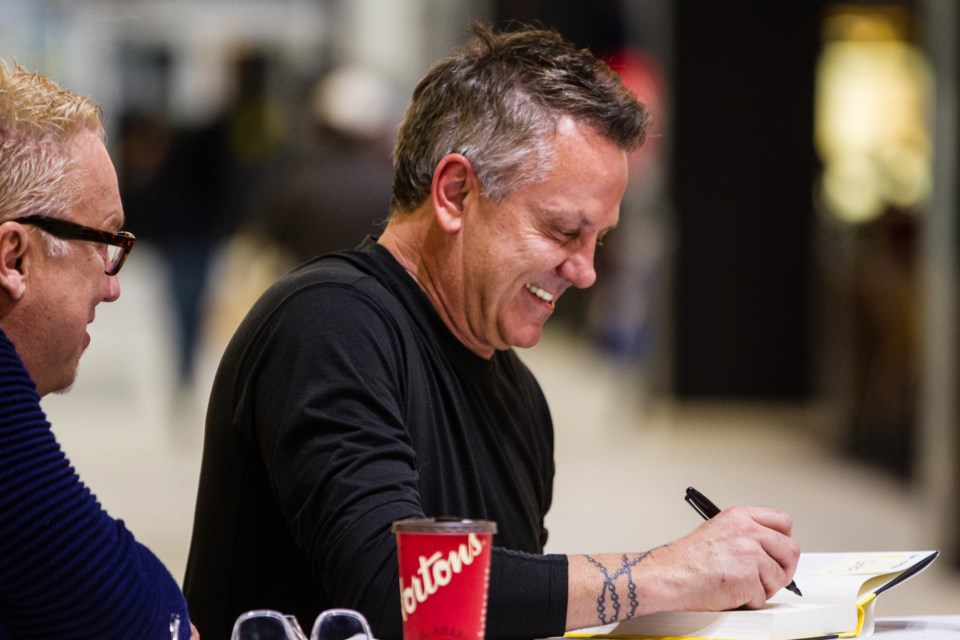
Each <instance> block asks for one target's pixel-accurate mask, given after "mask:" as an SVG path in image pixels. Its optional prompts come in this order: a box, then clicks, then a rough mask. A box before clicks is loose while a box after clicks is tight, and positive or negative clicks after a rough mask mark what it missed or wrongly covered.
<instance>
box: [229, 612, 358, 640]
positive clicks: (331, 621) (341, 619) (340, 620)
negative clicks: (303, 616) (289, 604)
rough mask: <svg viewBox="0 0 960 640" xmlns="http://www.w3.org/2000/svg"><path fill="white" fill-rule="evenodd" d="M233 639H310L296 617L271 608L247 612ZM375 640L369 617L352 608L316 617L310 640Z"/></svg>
mask: <svg viewBox="0 0 960 640" xmlns="http://www.w3.org/2000/svg"><path fill="white" fill-rule="evenodd" d="M230 639H231V640H307V636H306V634H304V633H303V630H302V629H301V628H300V624H299V623H298V622H297V619H296V618H295V617H294V616H290V615H284V614H282V613H280V612H279V611H273V610H271V609H256V610H254V611H247V612H246V613H243V614H241V615H240V617H238V618H237V620H236V622H234V624H233V633H232V634H231V636H230ZM348 639H352V640H373V632H371V631H370V625H369V624H367V620H366V618H364V617H363V615H362V614H361V613H359V612H357V611H354V610H352V609H328V610H327V611H324V612H322V613H321V614H320V615H319V616H317V619H316V621H314V623H313V631H312V632H311V633H310V638H309V640H348Z"/></svg>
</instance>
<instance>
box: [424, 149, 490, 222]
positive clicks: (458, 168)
mask: <svg viewBox="0 0 960 640" xmlns="http://www.w3.org/2000/svg"><path fill="white" fill-rule="evenodd" d="M478 188H479V181H478V180H477V175H476V174H475V173H474V171H473V165H471V164H470V161H469V160H467V159H466V158H465V157H463V156H462V155H460V154H459V153H450V154H447V155H446V156H444V157H443V159H442V160H440V162H439V164H437V168H436V170H435V171H434V172H433V186H432V188H431V197H432V199H433V210H434V215H435V216H436V218H437V222H438V224H439V225H440V228H441V229H443V230H444V231H447V232H449V233H454V232H456V231H459V230H460V225H461V224H462V223H463V211H464V205H465V202H466V199H467V195H468V194H469V193H470V191H471V190H477V189H478Z"/></svg>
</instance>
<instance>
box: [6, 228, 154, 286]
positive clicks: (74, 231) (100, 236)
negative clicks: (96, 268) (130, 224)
mask: <svg viewBox="0 0 960 640" xmlns="http://www.w3.org/2000/svg"><path fill="white" fill-rule="evenodd" d="M12 222H19V223H20V224H29V225H32V226H34V227H37V228H38V229H40V230H42V231H45V232H47V233H49V234H50V235H52V236H54V237H56V238H60V239H61V240H84V241H86V242H96V243H98V244H104V245H106V246H107V267H106V269H104V273H106V274H107V275H108V276H115V275H117V274H118V273H119V272H120V268H121V267H122V266H123V263H124V262H126V260H127V255H128V254H129V253H130V249H132V248H133V243H134V242H136V238H135V237H134V235H133V234H132V233H130V232H129V231H117V232H116V233H114V232H112V231H103V230H102V229H94V228H93V227H85V226H84V225H82V224H77V223H76V222H70V221H68V220H60V219H59V218H48V217H47V216H41V215H33V216H24V217H22V218H14V219H13V220H12Z"/></svg>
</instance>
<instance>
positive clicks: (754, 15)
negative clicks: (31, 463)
mask: <svg viewBox="0 0 960 640" xmlns="http://www.w3.org/2000/svg"><path fill="white" fill-rule="evenodd" d="M0 15H2V16H3V19H2V22H0V56H2V57H3V58H5V59H6V60H7V61H17V62H20V63H22V64H24V65H25V66H27V67H28V68H31V69H36V70H42V71H44V72H46V73H49V74H51V75H52V76H54V77H55V78H57V79H58V80H60V81H61V82H63V83H64V84H65V85H67V86H69V87H70V88H72V89H74V90H77V91H80V92H83V93H88V94H90V95H92V96H94V97H95V98H96V99H97V100H98V101H99V102H101V103H102V104H103V106H104V110H105V113H106V114H107V124H108V128H109V146H110V150H111V153H112V155H113V157H114V160H115V162H116V164H117V166H118V171H119V176H120V181H121V189H122V191H123V197H124V200H125V207H126V214H127V219H128V227H129V228H130V229H131V230H133V231H135V232H136V234H137V236H138V239H139V242H138V252H141V251H146V252H152V255H153V256H154V257H155V259H156V260H157V263H158V264H160V265H163V272H164V273H165V274H166V277H167V279H168V280H167V282H168V291H169V296H170V297H169V304H164V305H163V306H164V308H165V309H169V310H170V322H171V324H172V326H173V327H174V329H173V331H174V335H176V346H175V356H174V358H173V359H174V361H175V364H174V365H173V371H172V376H173V377H174V379H175V382H174V383H173V384H172V385H171V391H172V393H174V394H177V393H181V394H182V393H190V392H191V391H190V390H191V389H193V388H194V387H195V386H196V385H197V384H198V382H197V377H198V367H200V364H199V362H200V357H199V356H198V352H200V351H201V350H202V349H203V345H204V344H207V345H210V344H212V345H213V349H214V350H216V349H217V348H218V347H222V344H223V343H224V341H225V340H226V339H227V337H228V336H229V335H230V333H231V331H232V329H233V327H234V326H235V325H236V322H238V321H239V318H240V316H242V314H243V312H245V311H246V308H247V307H248V306H249V303H250V302H252V300H253V299H255V297H256V295H257V294H258V293H259V291H260V290H262V287H263V286H265V285H266V283H268V282H269V281H270V280H271V279H272V278H273V277H275V276H276V275H278V274H279V273H282V271H284V270H285V269H287V268H289V267H291V266H293V265H295V264H297V263H298V262H300V261H302V260H305V259H307V258H308V257H310V256H312V255H315V254H317V253H321V252H325V251H329V250H332V249H337V248H344V247H350V246H353V245H355V244H356V243H357V242H358V241H359V240H361V239H362V238H363V236H364V235H366V234H368V233H376V231H377V229H378V228H379V227H380V226H381V225H382V223H383V222H384V220H385V218H386V216H387V213H388V204H389V185H390V145H391V140H392V135H393V132H394V129H395V126H396V123H397V120H398V119H399V117H400V115H401V114H402V112H403V109H404V107H405V103H406V100H407V96H408V95H409V92H410V90H411V88H412V86H413V84H414V83H415V82H416V80H417V79H418V78H419V77H420V75H421V74H422V73H423V72H424V71H425V70H426V69H427V68H428V67H429V66H430V65H431V64H432V63H433V62H434V61H435V60H436V59H437V58H438V57H440V56H442V55H443V54H445V53H446V52H447V51H449V49H450V48H451V47H452V46H454V45H456V44H457V43H459V42H462V41H463V39H464V38H465V36H466V34H467V32H468V25H469V22H470V21H471V20H472V19H481V20H485V21H488V22H492V23H494V24H495V25H497V26H499V27H501V28H504V29H510V28H513V27H514V26H515V25H517V24H519V23H529V22H534V23H539V24H542V25H546V26H552V27H555V28H557V29H559V30H560V31H561V32H562V33H564V34H565V35H566V36H567V37H568V38H570V39H572V40H573V41H575V42H577V43H578V44H579V45H581V46H583V47H588V48H590V49H591V50H593V51H594V52H595V53H596V54H597V55H599V56H602V57H604V58H605V59H607V60H608V61H609V62H610V64H611V65H612V66H613V67H614V68H616V69H617V70H618V71H619V72H620V73H621V74H622V75H623V77H624V79H625V81H626V82H627V83H628V85H629V86H630V87H631V88H633V89H634V90H635V91H636V92H637V93H638V95H639V96H640V97H641V99H643V100H644V101H646V102H647V103H648V104H649V105H650V106H651V107H652V108H653V110H654V114H655V118H656V125H655V129H654V134H653V135H652V137H651V139H650V140H649V142H648V144H647V145H646V147H645V148H644V149H643V150H641V152H639V153H637V154H636V155H635V157H633V158H632V159H631V162H632V177H631V184H630V186H629V188H628V191H627V194H626V197H625V199H624V203H623V210H622V220H621V225H620V227H619V228H618V230H617V232H616V234H611V240H610V242H607V243H605V246H604V247H603V249H602V253H601V254H600V257H599V267H598V268H599V280H598V284H597V285H596V286H595V287H594V288H592V289H590V290H588V291H582V292H576V294H575V295H574V294H571V295H568V296H566V297H565V300H564V302H565V305H564V306H562V307H561V308H560V309H558V314H557V323H558V324H561V325H565V326H567V327H568V328H569V330H570V331H571V332H573V333H574V334H575V335H577V336H578V338H579V339H582V340H583V341H585V342H587V343H588V344H590V345H591V346H592V348H595V349H596V350H597V351H598V352H599V353H601V354H602V357H604V358H607V359H609V360H610V361H611V362H614V363H616V366H618V367H623V368H624V369H625V370H629V371H630V372H631V373H632V375H633V376H634V377H633V378H632V379H633V380H635V381H636V382H635V384H636V388H635V389H636V393H637V395H638V396H643V397H645V398H654V399H656V398H669V399H670V400H671V401H674V402H680V403H683V402H698V401H702V400H721V401H727V400H729V401H732V402H760V403H776V404H783V405H788V406H803V407H810V406H815V407H817V409H818V413H817V415H818V416H821V418H822V419H820V420H819V421H818V422H817V424H816V425H814V427H813V428H814V430H815V431H816V436H817V437H818V438H819V439H820V440H821V441H822V443H823V446H824V447H829V448H832V449H835V450H836V451H838V452H840V453H842V454H843V455H845V456H849V457H851V458H853V459H857V460H859V461H860V462H863V463H865V464H867V465H870V466H872V467H874V468H876V469H877V470H879V471H880V472H882V473H883V474H886V475H889V476H890V477H892V478H894V479H895V480H896V481H897V482H900V483H903V484H904V485H907V486H910V487H912V488H913V489H914V490H915V491H916V494H917V495H918V496H919V499H921V500H924V501H927V502H929V504H931V505H932V507H931V509H932V512H933V513H934V514H935V515H934V516H933V518H932V521H931V523H930V526H931V530H932V531H935V532H936V533H935V534H934V538H935V539H936V540H939V541H942V544H941V546H942V547H943V548H944V551H945V556H946V557H947V558H949V562H952V563H957V559H958V557H960V537H958V535H957V534H956V533H955V531H956V530H957V529H958V526H960V522H957V519H956V517H955V516H951V515H950V514H952V513H956V512H960V498H958V496H960V491H958V489H960V483H958V480H957V478H958V476H957V473H956V467H957V461H958V459H960V458H958V453H960V451H958V437H957V435H958V431H960V412H958V409H960V402H958V400H957V398H958V391H960V386H958V361H960V358H958V356H960V348H958V340H957V338H958V329H957V317H958V306H957V289H958V286H957V285H958V278H957V266H956V261H957V249H958V245H960V235H958V231H957V225H956V219H957V182H958V180H957V179H958V172H957V152H958V148H957V147H958V135H957V117H958V115H960V106H958V101H957V80H958V70H960V64H958V63H960V60H958V53H957V44H956V43H957V41H958V39H960V10H958V7H957V6H956V3H955V2H954V0H923V1H920V0H917V1H912V2H911V1H907V0H903V1H896V2H894V1H889V2H884V1H862V2H832V1H827V0H807V1H804V2H775V1H772V0H728V1H725V2H709V1H703V0H593V2H589V3H587V2H573V1H569V2H556V1H550V0H469V1H461V2H456V3H450V2H448V1H446V0H406V1H405V2H395V1H392V0H313V1H308V0H299V1H298V0H259V1H257V0H244V1H241V2H226V1H218V0H206V1H199V0H192V1H186V0H182V1H174V0H151V1H139V0H74V1H72V2H63V1H56V0H0ZM141 245H143V246H144V247H149V248H148V249H141V248H140V247H141ZM211 283H215V284H211ZM204 383H205V381H201V382H200V383H199V384H204Z"/></svg>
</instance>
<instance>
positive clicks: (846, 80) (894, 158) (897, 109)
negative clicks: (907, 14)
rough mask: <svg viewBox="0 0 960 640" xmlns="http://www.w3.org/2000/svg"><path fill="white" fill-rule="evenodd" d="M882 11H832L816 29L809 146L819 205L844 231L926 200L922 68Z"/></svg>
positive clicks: (926, 75) (925, 74) (926, 97)
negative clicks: (818, 42) (820, 40)
mask: <svg viewBox="0 0 960 640" xmlns="http://www.w3.org/2000/svg"><path fill="white" fill-rule="evenodd" d="M899 17H900V14H898V13H896V12H890V11H881V10H875V11H872V12H871V11H870V10H869V9H863V8H862V7H861V8H857V9H855V10H853V9H844V8H842V7H841V8H837V9H835V11H834V12H833V13H832V14H831V15H830V16H828V17H827V19H826V20H825V23H824V45H823V49H822V53H821V56H820V61H819V64H818V69H817V87H816V107H815V108H816V112H815V117H816V120H815V136H816V138H815V141H816V148H817V152H818V153H819V154H820V158H821V160H822V162H823V167H824V168H823V180H822V183H821V194H820V195H821V198H822V202H823V203H824V205H825V208H826V210H827V212H828V213H829V214H832V215H834V216H836V217H838V218H840V219H841V220H844V221H847V222H851V223H862V222H868V221H870V220H873V219H876V218H877V217H879V216H880V215H881V214H882V213H883V211H884V210H885V209H887V208H890V207H895V208H897V209H901V210H906V211H916V210H918V209H919V208H921V207H922V205H923V204H924V203H925V202H926V200H927V198H928V197H929V194H930V182H931V148H930V140H929V136H928V133H927V122H926V114H927V105H928V102H929V101H930V99H931V82H932V81H931V74H930V70H929V68H928V65H927V62H926V60H925V58H924V56H923V54H922V53H921V52H920V50H919V49H917V48H916V47H915V46H913V45H912V44H911V43H910V42H909V41H908V40H907V39H906V35H905V28H904V27H903V25H902V24H901V23H900V21H899V20H898V18H899Z"/></svg>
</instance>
